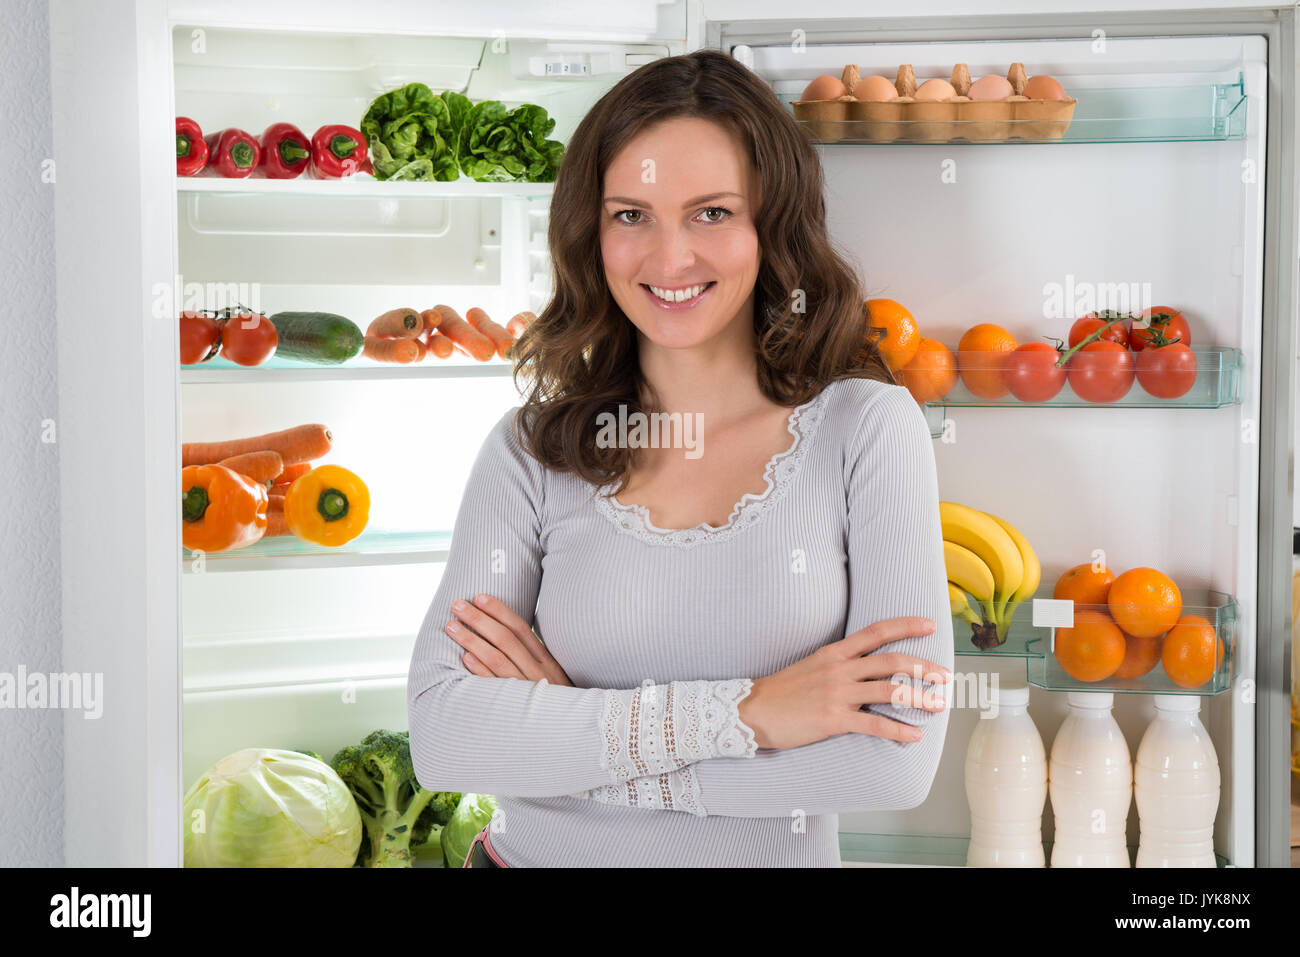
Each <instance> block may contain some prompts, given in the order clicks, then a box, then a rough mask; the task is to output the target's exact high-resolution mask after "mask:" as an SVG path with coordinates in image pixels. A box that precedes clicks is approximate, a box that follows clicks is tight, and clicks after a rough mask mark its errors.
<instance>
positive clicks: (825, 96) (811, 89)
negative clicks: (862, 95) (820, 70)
mask: <svg viewBox="0 0 1300 957" xmlns="http://www.w3.org/2000/svg"><path fill="white" fill-rule="evenodd" d="M847 92H848V91H847V90H845V89H844V84H843V83H841V82H840V78H839V77H837V76H831V75H830V74H828V73H827V74H823V75H822V76H819V77H817V79H815V80H813V81H812V82H811V83H809V84H808V85H807V86H806V87H804V91H803V96H801V97H800V98H799V99H800V100H802V101H804V102H807V101H808V100H838V99H839V98H840V97H841V96H844V95H845V94H846V93H847Z"/></svg>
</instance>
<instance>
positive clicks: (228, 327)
mask: <svg viewBox="0 0 1300 957" xmlns="http://www.w3.org/2000/svg"><path fill="white" fill-rule="evenodd" d="M279 342H280V334H279V333H278V332H276V331H275V324H274V323H272V322H271V320H270V319H268V318H266V316H263V315H259V314H256V313H251V312H240V313H235V314H233V315H232V316H231V317H230V318H229V319H227V320H226V321H225V322H223V323H222V324H221V356H222V358H224V359H229V360H230V361H231V362H237V363H239V364H240V365H241V366H256V365H261V364H262V363H263V362H265V361H266V360H267V359H269V358H270V357H271V353H273V352H275V347H276V345H277V344H278V343H279Z"/></svg>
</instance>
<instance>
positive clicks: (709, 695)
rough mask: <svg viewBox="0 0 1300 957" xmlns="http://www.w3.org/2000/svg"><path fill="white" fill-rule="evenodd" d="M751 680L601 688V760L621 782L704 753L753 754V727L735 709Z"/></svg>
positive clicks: (709, 755)
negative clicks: (603, 745) (615, 688)
mask: <svg viewBox="0 0 1300 957" xmlns="http://www.w3.org/2000/svg"><path fill="white" fill-rule="evenodd" d="M753 685H754V683H753V681H751V680H750V679H749V678H731V679H728V680H726V681H674V682H672V683H670V684H667V685H651V684H647V685H643V686H641V687H640V688H634V689H632V690H629V691H615V690H610V691H606V692H605V703H604V708H603V709H602V710H601V716H600V732H601V738H602V739H603V741H604V743H605V749H604V752H603V753H602V755H601V765H602V766H603V767H604V768H605V769H606V770H607V771H609V775H610V778H611V780H612V781H613V783H615V784H621V783H623V782H624V781H629V780H631V779H632V778H640V777H645V776H646V775H648V774H663V773H665V772H668V771H674V770H676V769H677V768H680V767H683V766H685V765H688V764H693V763H695V762H696V761H703V760H704V759H705V758H717V757H732V758H748V757H753V755H754V752H755V751H756V750H757V746H756V745H755V744H754V732H753V731H752V730H751V729H750V728H749V726H748V725H746V724H745V723H744V722H742V721H741V720H740V715H739V707H740V702H741V701H743V700H744V699H745V697H746V696H747V695H748V694H749V692H750V690H751V689H752V688H753Z"/></svg>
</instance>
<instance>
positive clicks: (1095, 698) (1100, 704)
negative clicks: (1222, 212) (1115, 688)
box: [1066, 691, 1115, 710]
mask: <svg viewBox="0 0 1300 957" xmlns="http://www.w3.org/2000/svg"><path fill="white" fill-rule="evenodd" d="M1066 698H1067V699H1068V700H1069V702H1070V707H1071V708H1095V709H1097V710H1105V709H1107V708H1110V707H1111V706H1112V705H1113V704H1114V703H1115V695H1114V694H1112V693H1111V692H1109V691H1071V692H1070V693H1069V694H1068V695H1067V696H1066Z"/></svg>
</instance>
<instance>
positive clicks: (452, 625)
mask: <svg viewBox="0 0 1300 957" xmlns="http://www.w3.org/2000/svg"><path fill="white" fill-rule="evenodd" d="M447 630H448V631H450V632H457V631H460V622H458V621H449V622H447Z"/></svg>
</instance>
